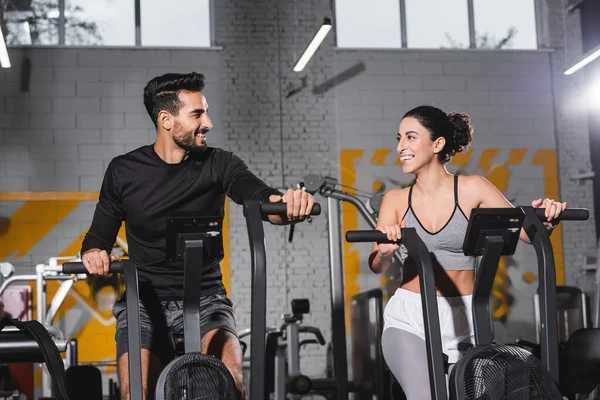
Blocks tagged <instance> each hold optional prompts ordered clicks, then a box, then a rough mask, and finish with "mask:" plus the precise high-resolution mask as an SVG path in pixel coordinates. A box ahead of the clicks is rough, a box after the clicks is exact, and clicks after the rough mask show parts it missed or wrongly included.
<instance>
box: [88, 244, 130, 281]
mask: <svg viewBox="0 0 600 400" xmlns="http://www.w3.org/2000/svg"><path fill="white" fill-rule="evenodd" d="M120 259H121V257H119V256H118V255H112V256H109V255H108V253H107V252H106V250H100V249H90V250H88V251H86V252H85V253H83V255H82V256H81V262H82V263H83V265H84V266H85V269H86V270H87V272H88V273H89V274H90V275H100V276H102V275H108V270H109V267H110V262H111V261H119V260H120Z"/></svg>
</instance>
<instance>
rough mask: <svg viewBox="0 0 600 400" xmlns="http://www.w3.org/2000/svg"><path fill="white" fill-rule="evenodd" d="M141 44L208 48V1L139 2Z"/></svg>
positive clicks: (142, 0)
mask: <svg viewBox="0 0 600 400" xmlns="http://www.w3.org/2000/svg"><path fill="white" fill-rule="evenodd" d="M216 1H219V0H216ZM141 3H142V7H141V9H142V45H143V46H170V47H208V46H210V0H194V1H191V0H169V2H168V4H169V10H179V12H165V3H164V2H162V1H156V0H141Z"/></svg>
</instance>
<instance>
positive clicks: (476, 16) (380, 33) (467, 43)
mask: <svg viewBox="0 0 600 400" xmlns="http://www.w3.org/2000/svg"><path fill="white" fill-rule="evenodd" d="M367 4H368V5H367ZM470 5H471V7H472V8H471V9H469V7H470ZM335 25H336V33H337V46H338V47H341V48H389V47H393V48H400V47H408V48H497V49H535V48H537V37H536V20H535V0H504V1H490V0H471V1H469V0H373V1H372V2H370V3H365V2H364V1H363V0H337V1H336V21H335Z"/></svg>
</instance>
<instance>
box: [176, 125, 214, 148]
mask: <svg viewBox="0 0 600 400" xmlns="http://www.w3.org/2000/svg"><path fill="white" fill-rule="evenodd" d="M175 130H176V132H177V134H175V135H173V141H174V142H175V144H176V145H177V146H179V147H181V148H182V149H183V150H185V151H187V152H193V153H202V152H204V150H206V140H205V141H204V144H201V145H197V144H196V135H195V134H191V133H186V132H185V131H183V130H182V129H181V125H179V124H178V123H175Z"/></svg>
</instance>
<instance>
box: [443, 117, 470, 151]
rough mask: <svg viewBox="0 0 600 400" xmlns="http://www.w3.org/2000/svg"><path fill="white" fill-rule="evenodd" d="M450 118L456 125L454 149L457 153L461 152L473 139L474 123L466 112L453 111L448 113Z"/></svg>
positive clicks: (454, 125) (453, 124)
mask: <svg viewBox="0 0 600 400" xmlns="http://www.w3.org/2000/svg"><path fill="white" fill-rule="evenodd" d="M448 119H449V120H450V123H451V124H452V126H453V127H454V132H453V135H452V136H453V139H454V140H453V142H454V143H452V144H453V146H452V147H453V149H452V150H454V152H455V153H459V152H461V151H463V150H464V148H465V147H467V146H468V145H469V144H470V143H471V140H472V139H473V125H472V124H471V118H470V117H469V116H468V115H467V114H466V113H460V112H451V113H448Z"/></svg>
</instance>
